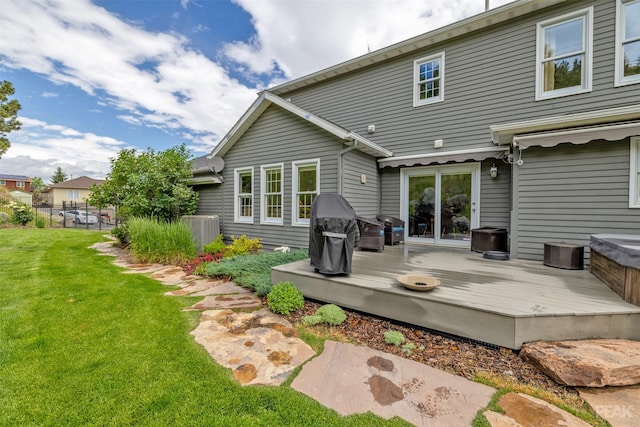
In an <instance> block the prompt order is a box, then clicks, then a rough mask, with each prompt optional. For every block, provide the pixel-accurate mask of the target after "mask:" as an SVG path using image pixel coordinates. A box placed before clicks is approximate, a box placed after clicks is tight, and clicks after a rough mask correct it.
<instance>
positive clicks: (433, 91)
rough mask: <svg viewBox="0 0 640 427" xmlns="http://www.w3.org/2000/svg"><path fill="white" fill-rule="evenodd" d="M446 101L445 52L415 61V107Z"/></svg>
mask: <svg viewBox="0 0 640 427" xmlns="http://www.w3.org/2000/svg"><path fill="white" fill-rule="evenodd" d="M442 100H444V52H441V53H439V54H437V55H433V56H428V57H426V58H420V59H416V60H415V61H413V106H414V107H417V106H419V105H424V104H430V103H432V102H438V101H442Z"/></svg>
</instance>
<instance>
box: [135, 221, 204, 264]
mask: <svg viewBox="0 0 640 427" xmlns="http://www.w3.org/2000/svg"><path fill="white" fill-rule="evenodd" d="M127 228H128V230H129V235H130V238H131V242H130V245H129V249H130V251H131V253H132V254H133V256H134V258H135V259H136V261H137V262H157V263H160V264H175V265H183V264H184V263H186V262H187V261H189V260H191V259H193V258H194V257H195V256H196V253H197V248H196V244H195V242H194V241H193V237H192V235H191V228H190V227H189V225H188V224H186V223H184V222H182V221H176V222H164V221H158V220H156V219H150V218H131V219H130V220H129V221H128V222H127Z"/></svg>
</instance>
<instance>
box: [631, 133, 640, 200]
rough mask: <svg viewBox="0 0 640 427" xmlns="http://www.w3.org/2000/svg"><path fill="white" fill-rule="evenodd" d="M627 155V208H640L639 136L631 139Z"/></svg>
mask: <svg viewBox="0 0 640 427" xmlns="http://www.w3.org/2000/svg"><path fill="white" fill-rule="evenodd" d="M629 154H630V158H631V162H630V165H629V207H630V208H640V188H638V187H639V186H640V182H638V181H640V136H632V137H631V146H630V153H629Z"/></svg>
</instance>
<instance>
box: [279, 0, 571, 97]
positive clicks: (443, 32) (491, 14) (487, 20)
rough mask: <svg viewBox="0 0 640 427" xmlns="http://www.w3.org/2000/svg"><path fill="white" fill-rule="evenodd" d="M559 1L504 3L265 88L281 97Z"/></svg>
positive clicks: (537, 0) (536, 0) (543, 0)
mask: <svg viewBox="0 0 640 427" xmlns="http://www.w3.org/2000/svg"><path fill="white" fill-rule="evenodd" d="M563 2H564V0H517V1H515V2H512V3H507V4H505V5H503V6H499V7H496V8H495V9H489V10H488V11H486V12H483V13H479V14H477V15H474V16H471V17H469V18H467V19H463V20H462V21H457V22H454V23H452V24H449V25H446V26H444V27H441V28H438V29H435V30H433V31H430V32H428V33H424V34H421V35H419V36H416V37H412V38H410V39H408V40H404V41H401V42H399V43H396V44H392V45H391V46H387V47H385V48H382V49H378V50H376V51H373V52H371V53H368V54H365V55H362V56H359V57H357V58H354V59H350V60H348V61H345V62H342V63H340V64H337V65H334V66H331V67H329V68H325V69H324V70H320V71H317V72H315V73H311V74H308V75H306V76H303V77H300V78H298V79H294V80H291V81H289V82H286V83H283V84H281V85H278V86H275V87H273V88H271V89H269V91H270V92H271V93H273V94H276V95H282V94H283V93H286V92H291V91H293V90H297V89H301V88H303V87H306V86H310V85H313V84H316V83H319V82H322V81H325V80H328V79H332V78H335V77H337V76H340V75H342V74H346V73H350V72H352V71H355V70H358V69H361V68H365V67H368V66H371V65H373V64H377V63H380V62H383V61H387V60H389V59H392V58H395V57H398V56H401V55H405V54H407V53H409V52H412V51H415V50H418V49H424V48H427V47H429V46H432V45H435V44H438V43H442V42H444V41H447V40H450V39H453V38H455V37H460V36H462V35H467V34H469V33H472V32H475V31H478V30H482V29H485V28H488V27H492V26H494V25H500V24H501V23H503V22H506V21H510V20H513V19H514V18H517V17H520V16H524V15H527V14H529V13H531V12H535V11H537V10H540V9H545V8H547V7H550V6H554V5H557V4H560V3H563Z"/></svg>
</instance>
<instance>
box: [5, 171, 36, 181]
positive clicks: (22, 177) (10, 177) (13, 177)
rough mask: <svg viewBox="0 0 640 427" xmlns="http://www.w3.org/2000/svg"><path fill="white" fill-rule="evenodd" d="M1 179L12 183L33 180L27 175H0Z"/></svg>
mask: <svg viewBox="0 0 640 427" xmlns="http://www.w3.org/2000/svg"><path fill="white" fill-rule="evenodd" d="M0 179H3V180H10V181H29V182H31V178H29V177H28V176H26V175H7V174H3V173H0Z"/></svg>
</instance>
